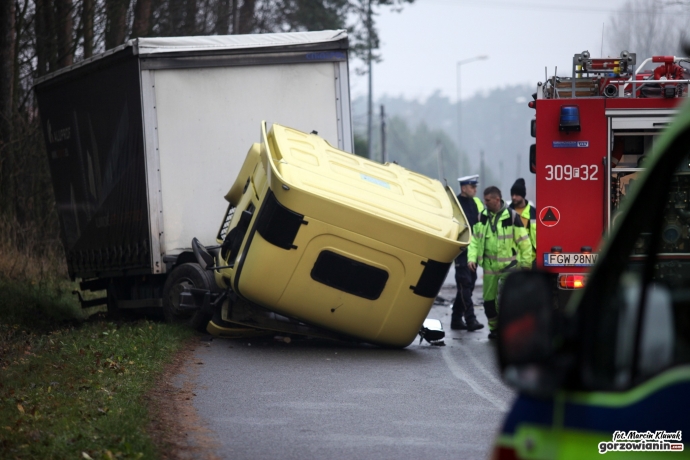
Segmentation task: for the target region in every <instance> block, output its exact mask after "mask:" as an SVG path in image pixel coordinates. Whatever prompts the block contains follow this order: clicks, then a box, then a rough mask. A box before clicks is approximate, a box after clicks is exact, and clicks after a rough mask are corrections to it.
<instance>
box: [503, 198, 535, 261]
mask: <svg viewBox="0 0 690 460" xmlns="http://www.w3.org/2000/svg"><path fill="white" fill-rule="evenodd" d="M525 201H526V203H527V206H525V209H523V210H522V213H521V214H520V217H522V218H523V219H525V220H526V221H527V222H529V224H528V227H527V234H528V235H529V241H530V243H532V260H534V259H536V258H537V209H536V208H535V207H534V205H533V204H532V203H530V202H529V201H527V200H525ZM509 208H510V209H515V206H513V204H512V203H511V204H510V206H509Z"/></svg>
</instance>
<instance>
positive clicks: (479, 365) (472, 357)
mask: <svg viewBox="0 0 690 460" xmlns="http://www.w3.org/2000/svg"><path fill="white" fill-rule="evenodd" d="M459 348H460V350H461V351H462V352H463V353H464V354H466V355H467V356H469V358H470V360H471V361H472V363H473V364H474V365H475V366H477V368H478V369H479V372H481V373H482V374H484V376H485V377H486V378H488V379H489V380H491V381H492V382H493V383H495V384H496V385H498V386H499V387H503V386H505V384H504V383H503V382H502V381H501V380H499V379H498V378H497V377H496V375H494V373H493V372H491V370H490V369H488V368H487V367H486V366H485V365H484V363H483V362H482V361H481V360H480V359H479V358H477V356H476V355H475V354H474V353H472V350H471V349H470V348H465V347H459Z"/></svg>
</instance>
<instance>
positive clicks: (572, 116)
mask: <svg viewBox="0 0 690 460" xmlns="http://www.w3.org/2000/svg"><path fill="white" fill-rule="evenodd" d="M559 121H560V123H559V125H558V129H559V130H560V131H565V132H570V131H580V109H579V108H578V106H576V105H564V106H562V107H561V117H560V120H559Z"/></svg>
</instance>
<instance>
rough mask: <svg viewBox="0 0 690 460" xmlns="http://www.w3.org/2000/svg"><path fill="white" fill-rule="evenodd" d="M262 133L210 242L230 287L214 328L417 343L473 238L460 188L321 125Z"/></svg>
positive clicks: (220, 277)
mask: <svg viewBox="0 0 690 460" xmlns="http://www.w3.org/2000/svg"><path fill="white" fill-rule="evenodd" d="M261 131H262V132H261V135H262V142H261V143H256V144H254V145H252V146H251V148H250V149H249V152H248V153H247V157H246V159H245V162H244V165H243V166H242V168H241V171H240V174H239V175H238V177H237V179H236V180H235V183H234V184H233V186H232V187H231V188H230V191H229V192H228V194H227V195H226V196H225V198H226V200H227V201H228V202H229V206H228V210H227V212H226V215H225V218H224V220H223V223H222V225H221V229H220V231H219V233H218V237H217V242H218V244H219V247H217V248H215V250H211V251H210V252H211V253H214V260H213V263H215V266H214V267H209V268H211V269H212V270H213V271H214V274H215V280H216V284H218V286H219V287H220V288H222V289H226V290H227V291H228V292H230V293H231V294H230V295H228V296H227V299H224V303H223V306H222V309H220V310H219V311H220V314H217V315H216V316H214V317H213V319H212V320H211V321H210V323H209V325H208V331H209V332H210V333H212V334H217V335H227V336H237V335H240V336H241V335H245V336H246V335H247V334H251V333H252V332H255V333H262V332H263V331H269V332H270V331H272V332H281V331H282V332H286V333H290V332H296V333H305V334H307V335H324V336H328V335H335V336H341V337H347V338H352V339H356V340H360V341H364V342H369V343H373V344H378V345H383V346H391V347H405V346H407V345H409V344H410V343H411V342H412V341H413V340H414V339H415V336H416V335H417V333H418V332H419V331H420V326H421V325H422V323H423V322H424V320H425V318H426V316H427V314H428V313H429V310H430V308H431V306H432V304H433V301H434V299H435V298H436V296H437V294H438V291H439V289H440V288H441V285H442V284H443V282H444V280H445V278H446V275H447V273H448V270H449V268H450V265H451V263H452V262H453V260H454V259H455V257H456V256H457V255H458V254H459V253H460V252H461V250H463V249H464V248H465V247H466V246H467V245H468V244H469V241H470V237H471V230H470V228H469V227H468V224H467V220H466V218H465V215H464V214H463V212H462V209H461V207H460V206H459V204H458V201H457V198H456V196H455V194H454V192H453V190H452V189H451V188H450V187H447V186H446V187H443V186H442V185H441V183H440V182H439V181H437V180H434V179H430V178H428V177H426V176H423V175H420V174H417V173H414V172H412V171H408V170H406V169H405V168H403V167H401V166H398V165H397V164H391V163H387V164H384V165H382V164H379V163H376V162H374V161H370V160H367V159H365V158H361V157H358V156H356V155H352V154H349V153H346V152H344V151H341V150H338V149H336V148H334V147H333V146H331V145H330V144H328V143H327V142H326V141H325V140H323V139H322V138H320V137H319V136H318V135H317V134H316V133H312V134H306V133H303V132H300V131H297V130H294V129H290V128H287V127H284V126H280V125H277V124H273V126H272V129H271V130H270V131H269V132H267V130H266V124H265V122H264V123H262V125H261ZM199 246H200V245H199V244H198V242H196V243H195V248H196V249H195V250H197V251H198V250H199ZM209 249H211V248H209ZM201 250H202V251H203V250H204V248H203V247H202V248H201ZM208 254H209V253H207V254H206V257H207V258H208ZM243 328H248V329H243Z"/></svg>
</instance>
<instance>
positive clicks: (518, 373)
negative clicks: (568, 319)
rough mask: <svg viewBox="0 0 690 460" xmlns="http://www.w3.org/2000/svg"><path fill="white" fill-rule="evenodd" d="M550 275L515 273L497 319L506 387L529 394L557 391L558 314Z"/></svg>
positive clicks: (504, 291) (506, 286)
mask: <svg viewBox="0 0 690 460" xmlns="http://www.w3.org/2000/svg"><path fill="white" fill-rule="evenodd" d="M552 284H553V283H552V279H551V277H550V276H549V274H548V273H545V272H538V271H530V272H526V271H525V272H515V273H513V274H511V275H510V276H508V278H507V279H506V281H505V283H503V287H502V291H501V294H500V312H499V315H498V362H499V365H500V368H501V372H502V373H503V377H504V379H505V380H506V383H508V384H509V385H511V386H513V387H515V388H517V389H519V390H523V391H526V392H529V393H541V394H544V393H548V392H551V391H553V390H554V389H555V388H556V384H557V382H558V375H560V374H559V373H557V369H556V368H555V367H554V362H555V358H556V350H555V347H554V341H555V339H556V338H557V335H558V329H559V327H558V325H559V320H560V316H559V312H558V311H557V310H554V304H553V299H552V294H551V293H552V289H553V286H552Z"/></svg>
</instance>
